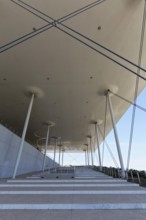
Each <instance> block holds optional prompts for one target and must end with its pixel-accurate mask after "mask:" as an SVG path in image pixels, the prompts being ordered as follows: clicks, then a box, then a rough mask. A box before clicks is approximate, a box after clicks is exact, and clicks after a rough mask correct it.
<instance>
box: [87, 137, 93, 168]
mask: <svg viewBox="0 0 146 220" xmlns="http://www.w3.org/2000/svg"><path fill="white" fill-rule="evenodd" d="M88 138H89V144H90V149H91V164H92V166H93V165H94V161H93V151H92V150H93V149H92V141H91V139H92V137H91V136H88Z"/></svg>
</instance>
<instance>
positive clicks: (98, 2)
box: [11, 0, 146, 79]
mask: <svg viewBox="0 0 146 220" xmlns="http://www.w3.org/2000/svg"><path fill="white" fill-rule="evenodd" d="M11 1H12V2H14V3H15V4H18V5H19V6H20V7H22V8H23V9H25V10H28V11H29V12H30V13H33V15H35V16H37V17H39V18H40V19H42V20H45V21H46V22H48V23H49V24H51V25H52V27H56V28H57V26H56V24H60V25H62V26H64V27H65V28H67V29H69V30H70V31H72V32H74V33H76V34H77V35H80V36H81V37H83V38H85V39H86V40H88V41H90V42H92V43H93V44H96V45H97V46H99V47H101V48H102V49H104V50H106V51H108V52H109V53H111V54H113V55H115V56H116V57H118V58H120V59H122V60H124V61H126V62H128V63H129V64H131V65H133V66H135V67H137V68H139V69H140V70H142V71H144V72H146V70H145V69H144V68H142V67H141V66H140V65H137V64H135V63H133V62H132V61H130V60H128V59H126V58H124V57H123V56H121V55H119V54H117V53H116V52H114V51H112V50H110V49H108V48H106V47H105V46H103V45H101V44H99V43H97V42H96V41H94V40H92V39H91V38H89V37H87V36H85V35H83V34H81V33H79V32H77V31H76V30H74V29H72V28H70V27H68V26H67V25H65V24H62V22H64V21H66V20H68V19H70V18H72V16H71V17H70V15H72V14H74V12H72V13H71V14H69V15H66V16H64V17H63V18H60V19H58V20H55V19H53V18H52V17H51V16H49V15H47V14H45V13H43V12H42V11H40V10H38V9H36V8H34V7H32V6H31V5H29V4H27V3H25V2H23V1H21V0H20V1H19V2H21V3H22V4H24V5H26V6H27V7H29V8H31V9H33V10H34V11H37V12H38V13H40V14H42V15H43V16H45V17H47V18H49V19H51V20H52V21H53V23H50V22H49V21H48V20H46V19H44V18H43V17H41V16H39V15H38V14H35V13H34V12H32V11H30V10H29V9H28V8H26V7H24V6H22V5H21V4H19V3H17V2H15V1H14V0H11ZM102 2H104V1H97V2H94V3H93V4H96V5H97V4H100V3H102ZM96 5H92V6H91V7H95V6H96ZM85 7H86V6H85ZM88 9H89V8H88ZM79 10H80V9H79ZM86 10H87V9H86ZM75 13H76V12H75ZM73 16H76V14H75V15H73ZM135 74H136V73H135ZM139 77H140V76H139ZM145 79H146V78H145Z"/></svg>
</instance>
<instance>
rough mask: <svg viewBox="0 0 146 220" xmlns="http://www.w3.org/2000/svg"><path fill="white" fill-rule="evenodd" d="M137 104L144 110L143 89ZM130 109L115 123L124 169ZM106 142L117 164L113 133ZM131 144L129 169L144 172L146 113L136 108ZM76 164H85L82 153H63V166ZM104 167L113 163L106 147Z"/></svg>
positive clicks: (127, 145) (145, 101)
mask: <svg viewBox="0 0 146 220" xmlns="http://www.w3.org/2000/svg"><path fill="white" fill-rule="evenodd" d="M123 102H124V101H123ZM137 104H138V105H140V106H142V107H144V108H146V89H144V90H143V91H142V93H141V94H140V95H139V97H138V98H137ZM132 108H133V106H131V107H130V108H129V109H128V111H127V112H126V113H125V114H124V115H123V117H122V118H121V120H120V121H119V122H118V123H117V130H118V135H119V140H120V145H121V150H122V154H123V159H124V165H125V168H126V166H127V155H128V147H129V136H130V129H131V116H132ZM106 140H107V142H108V145H109V146H110V148H111V150H112V152H113V154H114V156H115V158H116V161H117V162H118V164H119V160H118V155H117V150H116V145H115V139H114V134H113V131H111V132H110V133H109V135H108V136H107V137H106ZM132 143H133V144H132V151H131V159H130V166H129V168H133V169H138V170H146V112H143V111H141V110H140V109H138V108H136V115H135V126H134V133H133V142H132ZM102 148H103V144H101V146H100V149H101V151H102ZM96 154H97V152H96ZM49 156H51V157H52V153H50V154H49ZM94 161H95V164H98V158H97V156H95V158H94ZM77 164H78V165H83V164H85V156H84V153H75V154H73V153H65V154H64V165H77ZM104 166H114V163H113V161H112V159H111V156H110V155H109V153H108V150H107V148H106V146H105V153H104Z"/></svg>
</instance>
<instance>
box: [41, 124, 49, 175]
mask: <svg viewBox="0 0 146 220" xmlns="http://www.w3.org/2000/svg"><path fill="white" fill-rule="evenodd" d="M49 132H50V125H48V128H47V136H46V145H45V153H44V158H43V167H42V171H43V172H44V170H45V165H46V154H47V147H48V141H49Z"/></svg>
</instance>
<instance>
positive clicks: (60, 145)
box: [58, 144, 62, 166]
mask: <svg viewBox="0 0 146 220" xmlns="http://www.w3.org/2000/svg"><path fill="white" fill-rule="evenodd" d="M58 146H59V161H58V163H59V166H61V164H60V163H61V147H62V144H59V145H58Z"/></svg>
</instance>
